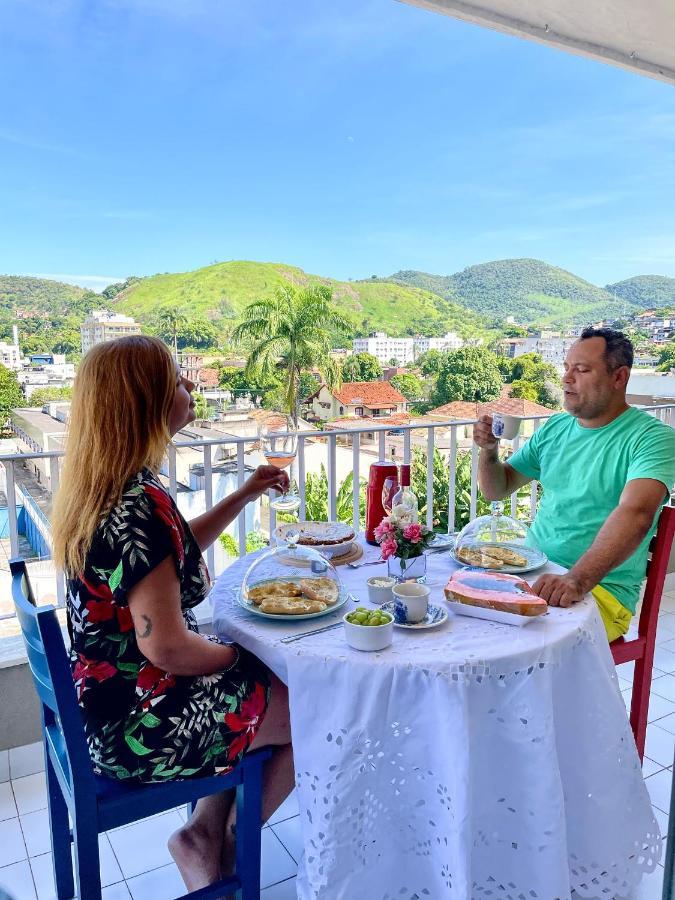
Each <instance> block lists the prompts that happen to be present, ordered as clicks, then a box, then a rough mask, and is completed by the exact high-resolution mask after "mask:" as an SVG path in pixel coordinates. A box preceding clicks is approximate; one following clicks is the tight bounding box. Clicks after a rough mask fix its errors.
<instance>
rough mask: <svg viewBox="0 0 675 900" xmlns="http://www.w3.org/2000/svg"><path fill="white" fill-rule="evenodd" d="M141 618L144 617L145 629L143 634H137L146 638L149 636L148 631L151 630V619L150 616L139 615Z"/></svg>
mask: <svg viewBox="0 0 675 900" xmlns="http://www.w3.org/2000/svg"><path fill="white" fill-rule="evenodd" d="M141 618H142V619H145V631H144V632H143V634H139V635H138V636H139V638H148V637H150V632H151V631H152V621H151V620H150V616H146V615H141Z"/></svg>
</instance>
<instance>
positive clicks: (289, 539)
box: [284, 529, 300, 550]
mask: <svg viewBox="0 0 675 900" xmlns="http://www.w3.org/2000/svg"><path fill="white" fill-rule="evenodd" d="M284 539H285V541H286V544H287V545H288V547H289V548H290V549H291V550H295V549H296V547H297V546H298V541H299V540H300V532H299V531H295V530H291V529H289V530H288V531H287V532H286V534H285V536H284Z"/></svg>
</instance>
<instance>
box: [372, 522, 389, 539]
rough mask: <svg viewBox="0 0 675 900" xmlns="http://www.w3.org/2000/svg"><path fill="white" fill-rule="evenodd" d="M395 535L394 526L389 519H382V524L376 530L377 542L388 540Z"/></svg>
mask: <svg viewBox="0 0 675 900" xmlns="http://www.w3.org/2000/svg"><path fill="white" fill-rule="evenodd" d="M393 533H394V526H393V525H392V524H391V522H390V521H389V519H382V521H381V522H380V524H379V525H378V526H377V527H376V528H375V540H376V541H382V540H386V538H387V536H388V535H390V534H393Z"/></svg>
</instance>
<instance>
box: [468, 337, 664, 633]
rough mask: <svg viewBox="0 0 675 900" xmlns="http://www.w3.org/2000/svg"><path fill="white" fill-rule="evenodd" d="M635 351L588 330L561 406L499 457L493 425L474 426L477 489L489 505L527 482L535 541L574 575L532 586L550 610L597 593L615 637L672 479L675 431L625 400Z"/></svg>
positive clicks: (485, 421) (485, 419)
mask: <svg viewBox="0 0 675 900" xmlns="http://www.w3.org/2000/svg"><path fill="white" fill-rule="evenodd" d="M632 365H633V346H632V344H631V342H630V341H629V340H628V338H627V337H626V336H625V335H624V334H622V333H621V332H620V331H614V330H613V329H611V328H597V329H596V328H586V329H584V331H583V332H582V334H581V337H580V338H579V340H578V341H576V342H575V343H574V344H573V345H572V347H571V348H570V351H569V353H568V354H567V359H566V360H565V372H564V375H563V379H562V384H563V392H564V402H563V405H564V408H565V410H566V412H564V413H559V414H557V415H554V416H552V417H551V418H550V419H548V420H547V421H546V422H545V423H544V425H543V426H542V427H541V428H539V429H538V430H537V431H535V432H534V434H533V435H532V437H531V438H530V439H529V441H528V442H527V443H526V444H525V445H524V446H523V447H522V448H521V449H520V450H518V451H516V453H514V454H513V456H511V458H510V459H509V461H508V462H505V463H502V462H500V460H499V456H498V448H499V442H498V441H497V440H496V439H495V438H494V437H493V435H492V418H491V417H490V416H481V418H480V420H479V421H478V422H477V423H476V425H475V426H474V440H475V442H476V443H477V444H478V446H479V447H480V455H479V462H478V483H479V485H480V489H481V491H482V492H483V494H484V495H485V497H486V498H487V499H488V500H500V499H502V498H503V497H507V496H508V495H509V494H512V493H513V492H514V491H517V490H518V488H520V487H522V485H524V484H527V482H528V481H532V480H536V481H539V482H540V483H541V485H542V488H543V496H542V498H541V502H540V505H539V510H538V512H537V516H536V518H535V520H534V523H533V524H532V528H531V530H530V534H529V538H528V540H529V541H530V542H531V543H532V544H534V545H535V546H537V547H539V548H540V549H541V550H543V552H544V553H545V554H546V555H547V556H548V558H549V559H550V560H552V561H553V562H556V563H558V564H559V565H561V566H564V567H565V568H567V569H569V572H567V573H566V574H565V575H543V576H542V577H540V578H539V579H538V580H537V581H536V582H535V583H534V585H533V587H534V589H535V591H536V592H537V593H538V594H539V596H541V597H543V598H544V599H545V600H546V601H547V602H548V603H549V604H550V605H551V606H570V605H571V604H573V603H576V602H577V601H578V600H581V599H582V597H583V596H584V595H585V594H586V593H588V592H591V593H592V594H593V596H594V597H595V599H596V601H597V603H598V608H599V610H600V614H601V616H602V619H603V622H604V624H605V628H606V630H607V636H608V638H609V640H610V641H611V640H614V639H615V638H617V637H619V636H620V635H622V634H625V632H626V631H627V629H628V625H629V623H630V619H631V616H632V615H633V613H634V612H635V607H636V605H637V602H638V597H639V591H640V584H641V582H642V580H643V579H644V577H645V570H646V565H647V551H648V548H649V542H650V540H651V538H652V536H653V534H654V531H655V529H656V524H657V521H658V516H659V512H660V510H661V507H662V506H663V505H664V503H666V502H667V500H668V498H669V495H670V491H671V490H672V487H673V482H675V429H673V428H671V427H670V426H668V425H664V424H663V423H662V422H660V421H659V420H658V419H655V418H653V417H652V416H650V415H648V414H647V413H645V412H642V411H641V410H639V409H636V408H635V407H632V406H629V405H628V404H627V403H626V386H627V384H628V379H629V377H630V370H631V367H632Z"/></svg>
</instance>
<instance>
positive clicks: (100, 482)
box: [52, 335, 177, 577]
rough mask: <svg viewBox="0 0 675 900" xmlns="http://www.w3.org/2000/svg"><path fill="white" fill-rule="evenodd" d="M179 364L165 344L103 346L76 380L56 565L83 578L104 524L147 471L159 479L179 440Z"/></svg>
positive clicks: (133, 340) (56, 522)
mask: <svg viewBox="0 0 675 900" xmlns="http://www.w3.org/2000/svg"><path fill="white" fill-rule="evenodd" d="M176 381H177V371H176V364H175V362H174V360H173V357H172V356H171V353H170V352H169V349H168V347H167V346H166V345H165V344H163V343H162V341H160V340H158V339H157V338H152V337H145V336H144V335H133V336H129V337H124V338H119V339H118V340H115V341H107V342H105V343H103V344H97V345H96V346H95V347H92V349H91V350H90V351H89V352H88V353H87V354H86V356H85V357H84V359H83V360H82V363H81V365H80V368H79V370H78V373H77V378H76V379H75V385H74V388H73V398H72V403H71V407H70V421H69V424H68V436H67V443H66V456H65V461H64V463H63V469H62V472H61V477H60V487H59V490H58V493H57V495H56V498H55V500H54V510H53V515H52V535H53V541H54V560H55V562H56V564H57V565H58V566H60V567H61V568H63V569H64V570H65V572H66V574H67V575H68V576H70V577H73V576H76V575H79V574H81V572H82V571H83V569H84V565H85V559H86V556H87V553H88V552H89V548H90V546H91V541H92V538H93V536H94V532H95V531H96V528H97V526H98V524H99V521H100V519H101V516H102V515H104V514H105V513H106V512H108V511H109V510H110V509H112V508H113V507H114V506H115V505H116V504H117V503H119V501H120V498H121V496H122V492H123V490H124V486H125V484H126V483H127V482H128V480H129V479H130V478H131V476H132V475H134V474H135V473H136V472H138V471H140V470H141V469H142V468H143V467H144V466H147V467H148V468H150V469H152V470H153V471H157V470H158V469H159V466H160V464H161V462H162V457H163V456H164V453H165V451H166V447H167V445H168V443H169V441H170V440H171V434H170V432H169V417H170V414H171V409H172V406H173V401H174V397H175V393H176Z"/></svg>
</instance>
